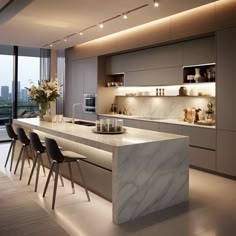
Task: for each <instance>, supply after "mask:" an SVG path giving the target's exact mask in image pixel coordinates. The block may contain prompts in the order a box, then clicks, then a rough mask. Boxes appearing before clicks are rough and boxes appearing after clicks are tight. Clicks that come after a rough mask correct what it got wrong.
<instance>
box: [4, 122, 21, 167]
mask: <svg viewBox="0 0 236 236" xmlns="http://www.w3.org/2000/svg"><path fill="white" fill-rule="evenodd" d="M6 131H7V134H8V136H9V138H10V139H11V145H10V148H9V151H8V154H7V159H6V162H5V168H6V167H7V162H8V159H9V156H10V154H11V161H10V171H11V169H12V163H13V159H14V153H15V147H16V141H17V140H18V137H17V134H16V133H15V131H14V129H13V128H12V125H11V124H6Z"/></svg>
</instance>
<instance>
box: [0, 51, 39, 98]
mask: <svg viewBox="0 0 236 236" xmlns="http://www.w3.org/2000/svg"><path fill="white" fill-rule="evenodd" d="M39 78H40V59H39V57H26V56H19V59H18V81H19V82H20V89H24V88H25V87H29V86H30V82H33V83H34V84H37V83H38V80H39ZM12 81H13V56H12V55H0V88H1V87H2V86H8V87H9V93H10V94H11V93H12ZM1 90H2V89H0V96H2V94H1V92H2V91H1Z"/></svg>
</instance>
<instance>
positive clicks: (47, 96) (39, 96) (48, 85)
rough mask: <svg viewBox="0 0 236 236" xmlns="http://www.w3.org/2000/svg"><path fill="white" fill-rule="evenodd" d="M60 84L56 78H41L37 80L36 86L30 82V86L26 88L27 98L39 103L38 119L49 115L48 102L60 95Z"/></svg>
mask: <svg viewBox="0 0 236 236" xmlns="http://www.w3.org/2000/svg"><path fill="white" fill-rule="evenodd" d="M31 84H32V83H31ZM61 86H62V85H61ZM61 86H59V85H58V82H57V80H53V81H48V80H43V81H39V82H38V86H35V85H34V84H32V85H31V87H30V88H26V89H27V90H28V96H29V99H30V100H32V101H35V102H36V103H37V104H38V105H39V113H40V115H39V116H40V120H44V116H45V115H50V102H53V101H55V100H56V99H57V98H58V97H59V96H60V88H61Z"/></svg>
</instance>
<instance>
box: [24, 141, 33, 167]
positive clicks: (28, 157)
mask: <svg viewBox="0 0 236 236" xmlns="http://www.w3.org/2000/svg"><path fill="white" fill-rule="evenodd" d="M28 148H30V150H31V145H29V146H26V147H25V149H26V155H27V160H28V163H29V167H30V155H29V150H28ZM31 152H32V151H31Z"/></svg>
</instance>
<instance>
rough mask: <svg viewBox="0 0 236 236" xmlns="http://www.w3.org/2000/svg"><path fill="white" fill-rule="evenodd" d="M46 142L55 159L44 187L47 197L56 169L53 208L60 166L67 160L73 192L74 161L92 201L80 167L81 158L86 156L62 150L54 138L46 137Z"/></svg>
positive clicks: (49, 152) (50, 154)
mask: <svg viewBox="0 0 236 236" xmlns="http://www.w3.org/2000/svg"><path fill="white" fill-rule="evenodd" d="M45 143H46V148H47V151H48V154H49V156H50V157H51V158H52V160H53V161H52V165H51V168H50V172H49V174H48V178H47V181H46V185H45V188H44V192H43V197H45V194H46V191H47V188H48V183H49V180H50V177H51V174H52V171H53V170H55V182H54V188H53V200H52V209H54V207H55V200H56V192H57V181H58V173H59V168H60V165H61V164H62V163H65V162H66V163H68V167H69V174H70V180H71V187H72V191H73V193H75V189H74V181H73V176H72V169H71V163H73V162H74V163H76V165H77V167H78V170H79V173H80V177H81V180H82V182H83V186H84V189H85V192H86V195H87V198H88V201H90V197H89V193H88V190H87V186H86V183H85V179H84V176H83V173H82V170H81V168H80V164H79V160H81V159H86V157H85V156H82V155H80V154H78V153H75V152H71V151H61V150H60V149H59V147H58V145H57V142H56V141H55V140H54V139H51V138H45Z"/></svg>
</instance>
